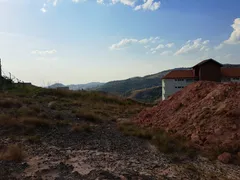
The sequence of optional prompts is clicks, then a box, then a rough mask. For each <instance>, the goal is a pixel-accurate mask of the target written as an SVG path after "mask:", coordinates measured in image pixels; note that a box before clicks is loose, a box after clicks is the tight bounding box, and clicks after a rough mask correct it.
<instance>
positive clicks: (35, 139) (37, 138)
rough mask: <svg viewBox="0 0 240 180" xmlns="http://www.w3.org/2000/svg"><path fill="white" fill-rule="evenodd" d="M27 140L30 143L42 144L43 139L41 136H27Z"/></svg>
mask: <svg viewBox="0 0 240 180" xmlns="http://www.w3.org/2000/svg"><path fill="white" fill-rule="evenodd" d="M26 140H27V141H28V142H30V143H41V138H40V136H37V135H35V136H27V137H26Z"/></svg>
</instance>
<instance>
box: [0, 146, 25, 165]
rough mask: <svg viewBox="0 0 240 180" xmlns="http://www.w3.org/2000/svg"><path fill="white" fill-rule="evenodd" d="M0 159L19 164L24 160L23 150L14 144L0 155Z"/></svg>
mask: <svg viewBox="0 0 240 180" xmlns="http://www.w3.org/2000/svg"><path fill="white" fill-rule="evenodd" d="M0 159H1V160H8V161H18V162H20V161H22V160H23V159H24V152H23V149H22V147H21V146H19V145H16V144H13V145H9V146H8V147H7V149H6V150H5V151H4V152H2V154H1V155H0Z"/></svg>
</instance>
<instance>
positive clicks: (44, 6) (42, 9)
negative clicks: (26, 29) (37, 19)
mask: <svg viewBox="0 0 240 180" xmlns="http://www.w3.org/2000/svg"><path fill="white" fill-rule="evenodd" d="M46 7H47V4H46V3H44V4H43V7H42V8H41V9H40V11H42V12H43V13H45V12H47V9H46Z"/></svg>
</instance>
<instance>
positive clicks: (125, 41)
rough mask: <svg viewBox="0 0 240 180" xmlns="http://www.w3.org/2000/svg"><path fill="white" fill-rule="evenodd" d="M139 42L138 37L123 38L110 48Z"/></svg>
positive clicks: (113, 48)
mask: <svg viewBox="0 0 240 180" xmlns="http://www.w3.org/2000/svg"><path fill="white" fill-rule="evenodd" d="M137 42H138V40H137V39H122V40H121V41H120V42H119V43H116V44H113V45H111V46H110V47H109V48H110V49H111V50H118V49H122V48H126V47H128V46H130V45H132V44H134V43H137Z"/></svg>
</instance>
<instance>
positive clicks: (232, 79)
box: [221, 78, 240, 83]
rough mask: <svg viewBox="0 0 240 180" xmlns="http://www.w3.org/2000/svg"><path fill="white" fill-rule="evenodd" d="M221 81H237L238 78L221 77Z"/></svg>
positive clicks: (239, 79)
mask: <svg viewBox="0 0 240 180" xmlns="http://www.w3.org/2000/svg"><path fill="white" fill-rule="evenodd" d="M221 82H239V83H240V78H222V80H221Z"/></svg>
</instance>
